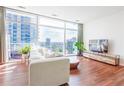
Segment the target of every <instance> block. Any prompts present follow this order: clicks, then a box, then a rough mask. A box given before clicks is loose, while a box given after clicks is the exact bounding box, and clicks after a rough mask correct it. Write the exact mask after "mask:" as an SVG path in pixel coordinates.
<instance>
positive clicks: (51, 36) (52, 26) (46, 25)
mask: <svg viewBox="0 0 124 93" xmlns="http://www.w3.org/2000/svg"><path fill="white" fill-rule="evenodd" d="M38 23H39V30H38V32H39V33H38V42H39V45H40V46H41V47H43V48H47V49H48V50H49V51H50V52H54V53H55V54H60V55H63V54H64V22H63V21H59V20H55V19H51V18H45V17H39V22H38Z"/></svg>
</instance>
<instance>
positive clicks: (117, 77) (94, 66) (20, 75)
mask: <svg viewBox="0 0 124 93" xmlns="http://www.w3.org/2000/svg"><path fill="white" fill-rule="evenodd" d="M75 58H76V59H78V60H79V61H80V64H79V66H78V69H75V70H71V71H70V80H69V82H68V83H69V86H87V85H90V86H110V85H112V86H120V85H124V67H123V66H112V65H108V64H104V63H101V62H97V61H94V60H91V59H87V58H83V57H75ZM27 71H28V65H26V64H25V63H18V64H17V63H7V64H3V65H0V85H1V86H27V83H28V82H27V81H28V75H27Z"/></svg>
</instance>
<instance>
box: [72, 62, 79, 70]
mask: <svg viewBox="0 0 124 93" xmlns="http://www.w3.org/2000/svg"><path fill="white" fill-rule="evenodd" d="M78 64H79V61H77V62H73V63H70V69H71V70H73V69H77V67H78Z"/></svg>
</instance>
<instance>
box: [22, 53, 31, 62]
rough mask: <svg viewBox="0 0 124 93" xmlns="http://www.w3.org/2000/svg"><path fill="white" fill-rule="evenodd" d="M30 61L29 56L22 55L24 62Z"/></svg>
mask: <svg viewBox="0 0 124 93" xmlns="http://www.w3.org/2000/svg"><path fill="white" fill-rule="evenodd" d="M28 59H29V54H22V62H24V63H25V62H26V63H27V60H28Z"/></svg>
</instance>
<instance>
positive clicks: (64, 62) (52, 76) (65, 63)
mask: <svg viewBox="0 0 124 93" xmlns="http://www.w3.org/2000/svg"><path fill="white" fill-rule="evenodd" d="M69 73H70V64H69V59H68V58H64V57H58V58H47V59H37V60H36V59H35V60H31V61H30V64H29V85H31V86H57V85H62V84H64V83H68V81H69Z"/></svg>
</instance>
